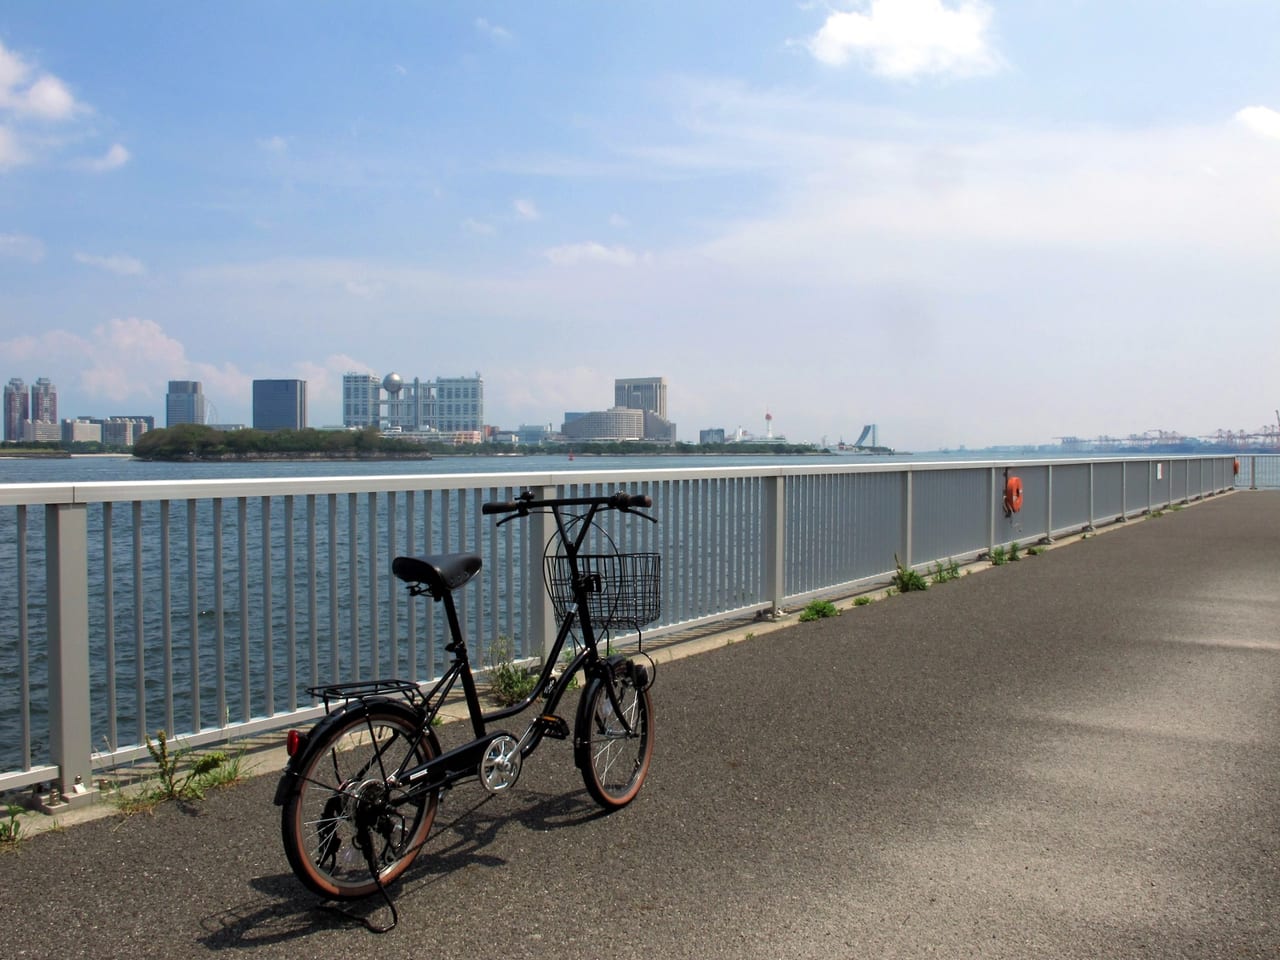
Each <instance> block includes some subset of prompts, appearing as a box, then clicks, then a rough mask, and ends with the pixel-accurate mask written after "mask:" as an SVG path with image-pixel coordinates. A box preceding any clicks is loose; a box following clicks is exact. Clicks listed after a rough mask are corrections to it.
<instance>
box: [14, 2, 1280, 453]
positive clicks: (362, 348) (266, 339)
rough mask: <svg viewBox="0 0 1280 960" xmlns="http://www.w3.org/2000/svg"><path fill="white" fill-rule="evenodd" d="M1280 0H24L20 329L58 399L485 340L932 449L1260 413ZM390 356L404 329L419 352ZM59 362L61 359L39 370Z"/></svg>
mask: <svg viewBox="0 0 1280 960" xmlns="http://www.w3.org/2000/svg"><path fill="white" fill-rule="evenodd" d="M1277 35H1280V6H1277V5H1275V4H1263V3H1258V2H1252V0H1248V2H1247V0H1223V2H1216V3H1212V4H1209V3H1203V2H1195V0H1188V2H1186V3H1181V4H1167V3H1159V4H1157V3H1155V2H1154V0H1135V2H1133V3H1129V4H1114V3H1105V2H1102V0H1080V2H1076V3H1071V4H1027V3H1021V2H1019V3H1015V2H1013V0H989V2H988V0H836V2H835V3H832V4H826V5H814V4H811V3H803V2H795V3H785V2H784V3H774V2H769V3H761V2H756V3H751V2H748V3H745V4H744V3H741V2H737V3H733V4H729V3H727V2H724V0H708V2H706V3H702V4H697V5H666V4H657V5H616V4H614V5H610V4H592V5H582V6H580V7H578V6H575V7H566V8H564V9H563V11H562V12H561V13H560V14H558V15H557V16H554V17H547V16H546V15H545V13H544V11H542V10H540V9H538V8H537V7H532V6H528V5H522V4H515V3H510V2H507V0H498V2H495V3H494V4H492V5H490V6H488V7H486V8H484V9H481V8H476V7H474V5H470V4H462V3H457V2H453V0H445V2H441V3H438V4H421V5H394V6H391V7H387V8H378V9H376V10H368V9H364V8H355V7H345V6H341V5H335V6H332V7H326V8H323V9H322V10H320V11H317V10H316V9H315V8H314V6H313V5H311V4H306V3H303V2H301V0H281V2H279V3H273V4H268V5H263V4H253V3H248V2H245V0H231V2H230V3H229V4H226V5H220V6H218V7H210V8H204V7H200V6H196V5H179V6H174V7H170V8H167V9H166V14H165V16H163V17H160V16H154V15H152V11H151V10H150V8H149V7H147V6H145V5H144V6H126V7H112V6H109V5H108V6H104V5H101V4H94V3H89V2H87V0H69V2H67V3H63V4H55V5H38V4H30V5H21V4H20V5H16V6H14V7H13V8H12V9H8V10H6V16H5V18H4V22H3V24H0V183H3V185H4V187H6V188H7V189H3V190H0V357H4V358H5V361H6V362H7V363H8V364H9V366H10V370H11V371H13V372H18V371H30V372H32V373H34V372H37V371H39V372H40V373H41V374H42V375H47V376H48V377H49V378H50V379H51V380H52V381H53V382H55V383H57V384H58V388H59V393H60V397H59V401H60V406H61V408H62V409H64V410H66V411H70V412H71V413H72V414H73V415H76V414H81V413H90V412H93V411H109V410H146V411H151V412H153V413H154V414H155V415H163V413H164V403H165V392H166V391H165V385H166V382H167V380H169V379H174V380H188V381H200V382H202V383H203V384H204V392H205V394H206V395H207V396H208V397H209V398H210V399H211V401H212V402H213V403H214V404H215V405H216V407H217V409H218V419H219V420H220V421H223V422H232V423H237V422H238V423H250V422H251V420H252V406H251V405H252V390H251V385H252V382H253V381H254V380H259V379H268V378H286V379H296V380H305V381H307V382H308V384H310V385H311V388H310V389H309V390H308V397H307V400H308V407H309V420H310V421H311V422H313V423H315V424H322V425H329V424H337V423H340V422H341V419H342V394H341V384H342V380H341V378H342V375H343V374H344V373H346V372H348V371H351V370H356V371H368V372H369V373H375V372H377V373H379V374H381V373H385V371H386V370H387V369H388V368H394V369H400V370H402V371H439V372H444V373H451V372H452V373H456V372H459V371H470V370H475V369H482V370H483V371H484V372H485V376H486V381H487V391H486V396H485V410H486V415H485V419H486V420H487V421H488V422H490V423H492V424H497V425H501V426H510V427H514V426H517V425H519V424H521V423H527V422H530V421H535V420H537V421H541V420H549V421H557V420H558V418H559V416H560V414H561V413H562V412H564V411H570V410H587V409H596V408H598V407H599V406H600V405H601V401H600V399H599V398H600V397H602V396H604V397H607V396H608V395H609V391H610V389H611V388H612V384H613V380H614V379H615V377H616V376H617V375H618V374H623V373H626V372H627V371H629V370H641V371H643V370H646V369H648V370H655V369H661V370H663V371H664V372H665V374H666V376H667V378H668V380H669V381H670V382H671V383H672V384H673V386H674V385H678V392H679V398H680V402H679V404H678V405H677V406H676V407H675V408H673V410H672V417H673V418H674V419H675V420H677V421H679V423H680V424H681V428H682V430H683V431H684V435H685V436H686V437H693V436H696V435H697V433H698V431H700V430H702V429H707V428H714V427H723V428H725V429H726V430H730V431H732V430H734V429H735V428H738V427H745V428H747V429H749V430H752V431H753V432H760V430H761V429H762V426H763V423H764V414H765V412H766V411H767V412H769V413H771V414H772V415H773V418H774V419H773V426H774V429H775V430H776V431H777V432H778V433H780V434H785V435H786V436H787V437H789V438H791V439H792V440H793V441H818V440H821V439H822V438H824V437H825V438H827V439H828V440H829V441H830V442H835V441H836V440H838V439H840V438H844V439H845V440H850V439H852V438H853V437H855V436H856V435H857V432H858V430H859V429H860V428H861V426H862V425H863V424H866V423H877V424H879V432H880V436H881V439H882V440H883V441H884V442H886V443H888V444H890V445H892V446H894V447H896V448H899V449H918V450H924V449H936V448H941V447H954V446H959V445H962V444H963V445H967V446H970V447H979V446H984V445H991V444H1020V443H1032V444H1035V443H1047V442H1051V441H1052V440H1053V438H1054V437H1056V436H1059V435H1067V434H1071V435H1078V436H1085V437H1089V436H1097V435H1127V434H1128V433H1131V432H1139V433H1141V432H1143V431H1146V430H1155V429H1162V430H1171V429H1177V430H1180V431H1183V432H1185V433H1189V434H1194V435H1206V434H1209V433H1211V432H1212V431H1214V430H1215V429H1217V428H1225V429H1232V430H1241V429H1243V430H1254V429H1256V428H1257V427H1258V425H1259V424H1264V423H1270V422H1271V420H1272V412H1273V410H1274V409H1275V408H1276V407H1277V401H1280V396H1276V391H1275V388H1274V386H1273V382H1274V378H1273V376H1272V372H1273V371H1274V370H1275V369H1276V368H1277V366H1280V336H1277V334H1276V333H1275V330H1274V322H1273V320H1272V319H1271V317H1270V312H1271V309H1272V306H1273V304H1274V303H1275V302H1277V300H1280V272H1278V271H1276V270H1275V269H1274V261H1275V256H1276V250H1277V235H1276V229H1275V211H1276V210H1277V209H1280V182H1278V181H1277V180H1276V178H1275V176H1274V170H1275V168H1276V164H1277V162H1278V161H1280V58H1276V57H1275V56H1274V51H1273V49H1272V46H1273V38H1274V37H1275V36H1277ZM388 356H390V357H392V358H393V361H392V363H390V364H388V363H387V362H386V359H385V358H387V357H388ZM26 379H27V381H28V382H30V378H26Z"/></svg>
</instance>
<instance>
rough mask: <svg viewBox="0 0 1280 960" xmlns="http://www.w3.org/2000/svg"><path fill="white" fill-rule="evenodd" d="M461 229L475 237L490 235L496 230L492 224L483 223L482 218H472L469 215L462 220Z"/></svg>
mask: <svg viewBox="0 0 1280 960" xmlns="http://www.w3.org/2000/svg"><path fill="white" fill-rule="evenodd" d="M462 229H463V230H465V231H467V233H471V234H474V235H475V236H477V237H491V236H493V234H494V233H495V232H496V231H495V230H494V229H493V225H492V224H489V223H485V222H484V221H483V220H472V219H471V218H470V217H468V218H467V219H466V220H463V221H462Z"/></svg>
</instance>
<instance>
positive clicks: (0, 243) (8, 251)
mask: <svg viewBox="0 0 1280 960" xmlns="http://www.w3.org/2000/svg"><path fill="white" fill-rule="evenodd" d="M0 257H13V258H14V259H16V260H26V261H28V262H30V263H38V262H39V261H41V260H43V259H44V244H43V243H41V242H40V241H39V240H37V239H36V238H35V237H28V236H25V235H24V234H21V233H0Z"/></svg>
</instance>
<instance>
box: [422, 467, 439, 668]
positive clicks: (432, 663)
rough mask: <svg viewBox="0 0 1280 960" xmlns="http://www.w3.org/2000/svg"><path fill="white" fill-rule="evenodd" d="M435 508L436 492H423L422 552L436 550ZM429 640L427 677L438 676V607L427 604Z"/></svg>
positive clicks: (427, 633)
mask: <svg viewBox="0 0 1280 960" xmlns="http://www.w3.org/2000/svg"><path fill="white" fill-rule="evenodd" d="M435 508H436V495H435V491H434V490H424V491H422V552H423V553H433V552H434V550H435V542H436V538H435ZM423 633H424V634H425V635H426V640H427V649H426V655H427V676H428V677H434V676H435V675H436V605H435V604H434V603H429V604H427V623H426V629H425V630H424V631H423Z"/></svg>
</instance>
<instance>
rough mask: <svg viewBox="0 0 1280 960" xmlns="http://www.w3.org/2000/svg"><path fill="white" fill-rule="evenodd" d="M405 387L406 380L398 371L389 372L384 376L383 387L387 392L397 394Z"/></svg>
mask: <svg viewBox="0 0 1280 960" xmlns="http://www.w3.org/2000/svg"><path fill="white" fill-rule="evenodd" d="M403 387H404V381H403V380H401V379H400V374H398V373H388V374H387V375H386V376H385V377H383V378H382V389H383V390H385V391H387V393H389V394H391V395H392V396H395V395H396V394H397V393H399V392H400V390H401V388H403Z"/></svg>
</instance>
